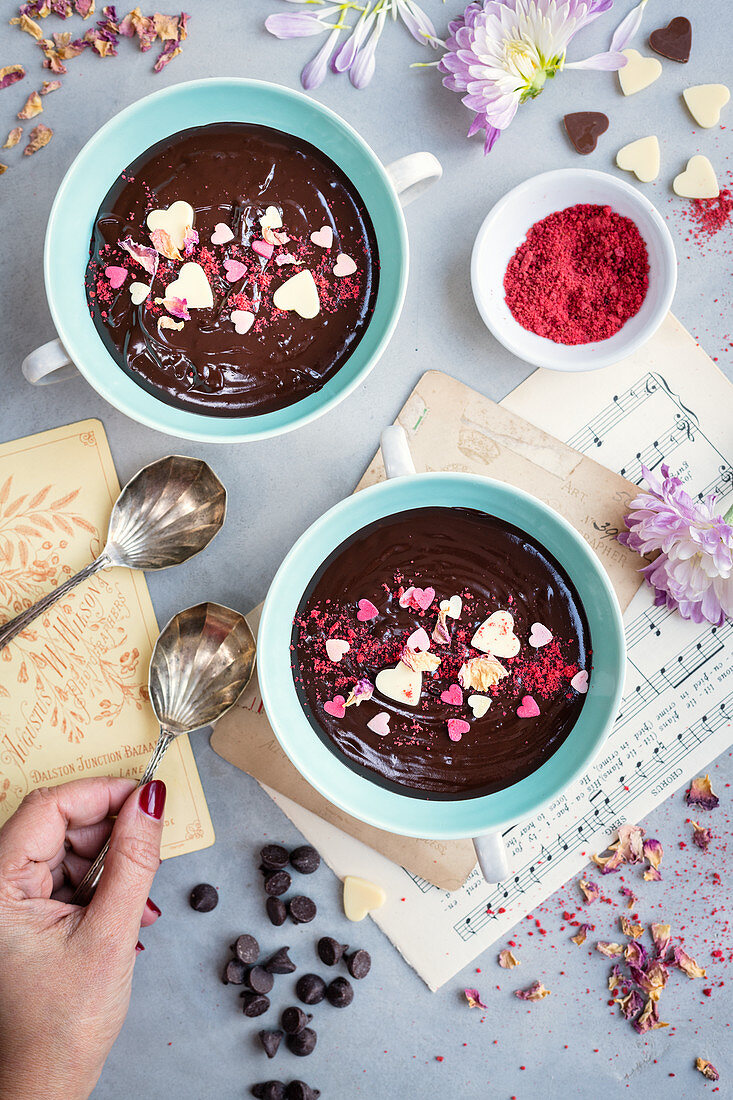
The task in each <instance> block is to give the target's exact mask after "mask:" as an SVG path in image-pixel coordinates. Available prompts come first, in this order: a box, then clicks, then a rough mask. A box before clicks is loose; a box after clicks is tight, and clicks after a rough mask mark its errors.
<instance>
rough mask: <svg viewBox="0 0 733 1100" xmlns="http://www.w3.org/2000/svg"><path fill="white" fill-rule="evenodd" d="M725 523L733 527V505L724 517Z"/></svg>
mask: <svg viewBox="0 0 733 1100" xmlns="http://www.w3.org/2000/svg"><path fill="white" fill-rule="evenodd" d="M723 523H728V524H730V525H731V526H733V504H731V506H730V508H729V509H728V511H727V512H726V513H725V515H724V516H723Z"/></svg>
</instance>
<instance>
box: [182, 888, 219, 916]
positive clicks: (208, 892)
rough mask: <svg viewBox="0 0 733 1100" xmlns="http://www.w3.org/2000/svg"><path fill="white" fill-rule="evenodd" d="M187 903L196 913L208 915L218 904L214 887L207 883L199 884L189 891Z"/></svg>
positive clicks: (217, 895)
mask: <svg viewBox="0 0 733 1100" xmlns="http://www.w3.org/2000/svg"><path fill="white" fill-rule="evenodd" d="M189 902H190V905H191V908H192V909H195V910H196V912H197V913H210V912H211V910H212V909H216V907H217V905H218V904H219V894H218V892H217V890H216V887H215V886H210V885H209V883H208V882H200V883H199V885H198V886H194V888H193V890H192V891H191V897H190V898H189Z"/></svg>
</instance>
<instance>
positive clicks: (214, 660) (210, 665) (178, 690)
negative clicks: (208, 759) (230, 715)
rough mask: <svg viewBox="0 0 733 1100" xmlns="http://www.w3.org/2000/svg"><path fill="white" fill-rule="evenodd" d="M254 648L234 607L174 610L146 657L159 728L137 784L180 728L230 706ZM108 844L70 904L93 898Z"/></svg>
mask: <svg viewBox="0 0 733 1100" xmlns="http://www.w3.org/2000/svg"><path fill="white" fill-rule="evenodd" d="M255 652H256V646H255V640H254V636H253V634H252V631H251V630H250V628H249V624H248V623H247V620H246V619H245V618H244V616H243V615H240V614H239V613H238V612H237V611H232V610H231V609H230V608H228V607H222V605H221V604H218V603H200V604H198V605H197V606H196V607H189V608H187V609H186V610H185V611H179V612H178V614H177V615H174V617H173V618H172V619H171V621H170V622H169V623H168V625H167V626H166V627H165V628H164V629H163V631H162V632H161V634H160V636H159V638H158V640H157V642H156V643H155V648H154V649H153V656H152V657H151V659H150V674H149V678H148V684H149V687H150V701H151V703H152V704H153V710H154V711H155V716H156V718H157V719H158V722H159V723H160V734H159V736H158V742H157V744H156V746H155V748H154V749H153V751H152V753H151V756H150V760H149V761H148V764H147V767H146V768H145V771H144V772H143V774H142V775H141V776H140V780H139V783H138V786H143V785H144V784H145V783H149V782H150V780H151V779H152V778H153V776H154V775H155V772H156V769H157V768H158V765H159V764H160V762H161V760H162V759H163V757H164V756H165V754H166V752H167V751H168V748H169V746H170V745H171V744H172V743H173V741H174V740H175V739H176V737H178V736H179V734H181V733H193V731H194V730H198V729H201V728H202V727H203V726H210V725H211V724H212V722H215V721H216V720H217V718H221V716H222V715H223V714H225V713H226V711H228V710H229V708H230V707H232V706H234V704H235V703H236V701H237V699H238V698H239V696H240V695H241V694H242V692H243V691H244V689H245V688H246V686H247V684H248V683H249V681H250V680H251V678H252V673H253V671H254V667H255ZM108 848H109V841H107V843H106V844H105V846H104V848H102V851H101V852H100V853H99V855H98V856H97V858H96V859H95V860H94V862H93V863H92V865H91V867H90V868H89V870H88V871H87V873H86V875H85V876H84V878H83V879H82V881H81V882H80V883H79V885H78V886H77V888H76V892H75V893H74V896H73V898H72V899H71V900H72V903H73V904H74V905H87V904H88V903H89V901H91V898H92V895H93V893H94V891H95V889H96V887H97V883H98V882H99V879H100V876H101V874H102V868H103V867H104V860H105V857H106V855H107V849H108Z"/></svg>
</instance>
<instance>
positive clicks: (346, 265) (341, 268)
mask: <svg viewBox="0 0 733 1100" xmlns="http://www.w3.org/2000/svg"><path fill="white" fill-rule="evenodd" d="M355 271H356V264H355V262H354V261H353V260H352V258H351V256H347V255H346V253H345V252H339V254H338V256H337V257H336V266H335V267H334V269H333V273H334V275H335V276H336V277H337V278H338V279H343V277H344V276H345V275H353V274H354V272H355Z"/></svg>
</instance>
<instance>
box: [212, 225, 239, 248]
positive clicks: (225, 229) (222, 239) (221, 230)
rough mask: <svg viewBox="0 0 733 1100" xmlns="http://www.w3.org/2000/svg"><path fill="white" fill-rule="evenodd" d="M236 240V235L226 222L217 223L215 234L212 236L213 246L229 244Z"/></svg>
mask: <svg viewBox="0 0 733 1100" xmlns="http://www.w3.org/2000/svg"><path fill="white" fill-rule="evenodd" d="M233 240H234V234H233V233H232V231H231V229H230V228H229V226H228V225H226V223H225V222H217V223H216V225H215V226H214V232H213V233H212V234H211V243H212V244H227V243H228V242H229V241H233Z"/></svg>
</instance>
